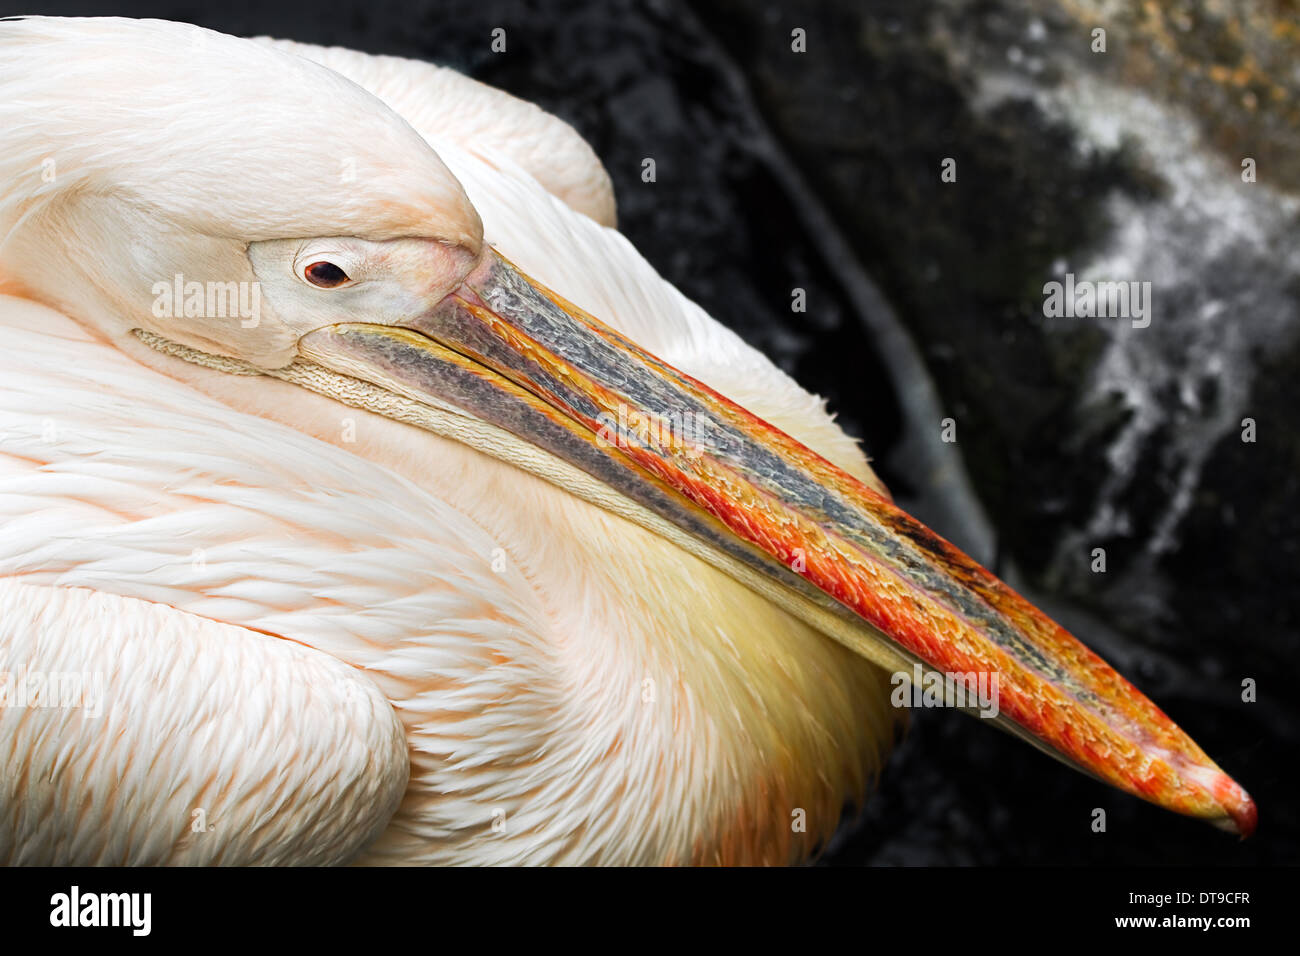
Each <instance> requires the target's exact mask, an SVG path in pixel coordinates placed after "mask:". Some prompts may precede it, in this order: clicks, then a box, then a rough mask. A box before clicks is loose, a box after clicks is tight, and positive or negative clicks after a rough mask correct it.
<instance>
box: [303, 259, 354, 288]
mask: <svg viewBox="0 0 1300 956" xmlns="http://www.w3.org/2000/svg"><path fill="white" fill-rule="evenodd" d="M302 276H303V278H304V279H306V280H307V281H308V282H310V283H311V284H312V285H314V286H319V287H320V288H322V289H336V288H338V287H339V286H341V285H343V283H345V282H347V281H348V274H347V273H346V272H344V271H343V270H342V269H340V268H339V267H338V266H336V265H335V264H334V263H332V262H325V261H324V260H322V261H320V262H313V263H312V264H311V265H309V266H308V267H307V268H306V269H303V270H302Z"/></svg>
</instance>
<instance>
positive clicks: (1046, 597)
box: [14, 0, 1300, 864]
mask: <svg viewBox="0 0 1300 956" xmlns="http://www.w3.org/2000/svg"><path fill="white" fill-rule="evenodd" d="M38 6H41V5H38ZM45 6H48V7H49V8H50V9H48V10H47V11H46V10H32V9H30V6H28V7H27V8H25V9H24V10H22V11H21V12H62V13H95V12H97V13H105V12H122V9H121V5H117V6H116V7H115V8H114V10H112V11H109V10H103V9H100V10H95V9H93V8H92V6H91V5H86V4H50V5H45ZM1113 7H1126V9H1124V10H1122V11H1112V8H1113ZM1128 7H1131V9H1127V8H1128ZM14 12H19V11H14ZM131 12H132V13H135V14H136V15H142V16H146V15H148V16H162V17H166V18H169V19H182V20H190V21H192V22H197V23H202V24H204V25H207V26H211V27H213V28H216V29H221V30H224V31H226V32H231V33H236V34H245V35H252V34H257V33H271V34H275V35H280V36H286V37H292V38H294V39H299V40H303V41H308V42H317V43H334V44H341V45H346V46H352V47H355V48H358V49H363V50H368V51H370V52H377V53H392V54H398V55H404V56H413V57H421V58H425V59H429V60H433V61H436V62H440V63H444V64H448V65H451V66H455V67H457V68H459V69H461V70H463V71H465V72H467V73H469V74H471V75H473V76H475V77H477V78H479V79H481V80H484V81H485V82H488V83H492V84H494V85H497V86H500V87H502V88H504V89H506V90H509V91H510V92H512V93H515V94H516V95H519V96H521V97H523V98H525V99H529V100H532V101H534V102H537V103H539V104H540V105H542V106H543V107H545V108H547V109H549V110H551V111H553V112H555V113H557V114H559V115H560V116H562V117H564V118H565V119H567V120H569V121H570V122H572V123H573V124H574V125H575V126H576V127H577V128H578V129H579V131H580V132H582V133H583V134H584V135H585V136H586V137H587V138H588V139H589V140H590V141H591V142H592V144H593V146H594V147H595V148H596V151H597V152H598V153H599V154H600V156H601V157H602V159H603V160H604V161H605V163H606V165H607V166H608V167H609V169H610V172H611V174H612V176H613V178H614V180H615V185H616V189H617V194H618V201H619V209H620V225H621V228H622V229H623V230H624V231H625V232H626V233H627V234H628V236H629V237H630V238H631V239H632V241H633V242H634V243H635V244H636V245H637V246H638V248H640V249H641V250H642V252H643V253H644V254H645V255H646V256H647V257H648V258H649V259H650V260H651V262H653V263H654V264H655V266H656V267H657V268H658V269H659V270H660V271H661V272H662V273H663V274H664V275H665V276H666V277H667V278H668V279H669V280H671V281H672V282H674V283H675V284H676V285H678V286H679V287H680V288H681V289H682V290H683V291H684V292H685V293H686V294H687V295H689V296H691V297H692V298H694V299H696V300H697V301H699V302H700V303H701V304H702V305H704V306H705V307H706V308H707V309H708V310H709V311H710V312H711V313H712V314H713V315H714V316H716V317H717V318H718V319H720V320H721V321H723V322H725V323H727V324H729V325H731V326H732V327H734V328H736V329H737V330H738V331H739V332H740V333H741V334H743V335H744V336H745V337H746V338H747V339H748V340H749V341H750V342H752V343H753V344H754V345H756V346H757V347H759V348H761V349H763V350H764V351H766V352H767V353H768V354H770V355H772V356H774V357H775V358H776V359H777V360H778V362H779V363H780V364H781V365H782V366H783V367H784V368H785V369H786V370H787V371H789V372H791V373H792V374H793V375H794V376H795V377H796V378H798V379H799V381H801V382H802V383H803V384H804V385H806V386H807V387H809V388H810V389H812V390H814V391H817V392H819V393H820V394H822V395H825V396H827V397H828V399H829V400H830V403H831V407H832V408H833V409H835V410H836V411H837V412H838V413H839V416H840V421H841V422H842V423H843V425H844V426H845V427H846V429H848V431H850V432H851V433H852V434H855V435H857V436H859V437H861V438H862V439H863V441H864V444H865V447H866V448H867V450H868V451H869V452H870V454H871V455H872V456H873V458H874V459H875V460H876V463H877V466H878V469H879V471H880V472H881V474H882V477H884V479H885V480H886V481H887V482H888V483H889V484H890V486H891V487H892V488H894V489H895V493H896V495H897V497H898V498H899V500H900V503H901V504H903V506H904V507H907V508H909V510H912V511H914V513H916V514H917V515H918V516H919V517H921V518H922V519H923V520H926V521H927V522H928V523H930V524H931V525H932V526H933V527H934V528H935V529H936V530H938V531H940V532H941V533H943V534H945V535H946V536H948V537H950V538H952V540H954V541H955V542H957V543H958V544H959V545H961V546H963V547H965V548H967V549H968V550H970V551H971V553H972V554H973V555H974V556H975V557H977V558H979V559H980V560H983V561H986V562H989V563H991V564H994V565H996V567H997V569H998V570H999V572H1000V573H1002V574H1003V575H1004V576H1006V577H1008V578H1009V580H1011V581H1012V582H1013V583H1015V584H1016V585H1017V586H1018V587H1022V589H1024V590H1025V592H1026V593H1027V595H1028V596H1029V597H1030V598H1031V599H1032V600H1035V601H1036V602H1038V603H1040V605H1041V606H1043V607H1044V609H1045V610H1047V611H1048V612H1049V613H1050V614H1052V615H1053V616H1055V617H1057V618H1058V619H1059V620H1060V621H1061V622H1062V623H1063V624H1065V625H1066V626H1067V627H1069V628H1070V629H1071V630H1072V631H1074V633H1076V634H1078V635H1079V636H1080V637H1082V638H1083V639H1084V640H1085V641H1086V642H1088V643H1089V644H1090V645H1092V646H1093V647H1094V648H1096V649H1097V650H1098V651H1099V652H1100V653H1102V654H1103V655H1104V656H1105V657H1107V658H1108V659H1109V660H1110V661H1111V662H1112V663H1113V664H1115V665H1116V666H1117V667H1118V668H1119V669H1120V670H1121V671H1122V672H1123V673H1124V674H1125V675H1127V676H1129V677H1130V678H1131V679H1132V680H1134V682H1135V683H1137V684H1138V685H1139V686H1140V687H1141V688H1142V689H1143V690H1144V691H1145V692H1146V693H1148V695H1149V696H1151V697H1152V698H1153V699H1154V700H1155V701H1156V702H1157V703H1158V704H1160V705H1161V706H1162V707H1163V708H1164V709H1165V710H1166V711H1167V712H1168V713H1169V714H1170V716H1172V717H1173V718H1174V719H1175V720H1176V721H1178V722H1179V723H1180V724H1181V725H1182V726H1183V727H1184V728H1185V729H1186V730H1187V731H1188V732H1189V733H1190V734H1191V735H1192V736H1193V737H1194V738H1195V739H1196V740H1197V741H1198V742H1199V743H1200V744H1201V745H1202V746H1203V747H1204V748H1205V749H1206V750H1207V752H1209V753H1210V754H1211V756H1213V757H1214V758H1215V759H1216V760H1217V761H1218V762H1219V763H1220V764H1221V765H1222V766H1223V767H1224V768H1225V769H1226V770H1228V771H1229V772H1230V773H1232V774H1233V775H1234V776H1236V777H1237V779H1238V780H1240V781H1241V782H1242V783H1243V785H1245V786H1246V787H1247V788H1248V789H1249V790H1250V791H1251V792H1252V794H1253V795H1254V796H1255V798H1256V800H1257V802H1258V803H1259V806H1260V811H1261V825H1260V829H1259V832H1258V834H1257V836H1256V837H1255V838H1254V839H1252V840H1250V841H1247V842H1245V843H1238V842H1237V841H1235V840H1233V839H1232V838H1230V837H1227V836H1225V835H1223V834H1220V833H1217V832H1215V831H1213V830H1211V829H1210V828H1208V827H1205V826H1204V825H1202V824H1198V823H1195V822H1192V821H1189V820H1183V819H1180V818H1177V817H1174V816H1172V815H1169V814H1166V813H1164V812H1162V811H1158V810H1156V809H1154V808H1152V807H1148V806H1146V805H1144V804H1142V803H1140V802H1139V801H1137V800H1134V799H1131V798H1128V797H1125V796H1123V795H1121V794H1118V793H1116V792H1114V791H1111V790H1109V789H1107V788H1104V787H1102V786H1100V785H1097V784H1094V783H1092V782H1091V781H1089V780H1086V779H1084V778H1082V777H1081V776H1079V775H1077V774H1075V773H1074V772H1072V771H1070V770H1068V769H1066V768H1064V767H1061V766H1058V765H1056V764H1054V763H1052V762H1051V761H1049V760H1048V759H1047V758H1046V757H1044V756H1042V755H1040V754H1039V753H1037V752H1035V751H1033V750H1031V749H1030V748H1028V747H1026V746H1025V745H1023V744H1021V743H1019V742H1018V741H1015V740H1013V739H1011V738H1009V737H1006V736H1004V735H1001V734H996V733H993V732H992V731H991V730H990V729H989V728H987V727H982V726H979V722H978V721H975V720H972V719H969V718H966V717H962V716H959V715H957V714H955V713H950V712H924V713H921V714H919V715H918V716H917V718H916V719H915V720H914V721H913V725H912V728H911V730H910V732H909V734H908V736H907V737H906V739H905V740H904V741H903V742H902V743H901V745H900V746H899V747H898V748H897V750H896V752H895V754H894V756H893V757H892V758H891V760H890V763H889V766H888V767H887V769H886V772H885V774H884V776H883V778H882V780H881V782H880V788H879V790H878V792H877V793H876V794H875V795H874V796H873V797H872V799H871V800H870V801H869V802H868V804H867V806H866V809H865V810H864V811H863V812H862V813H861V814H860V815H858V816H857V818H856V819H854V820H852V821H850V822H849V823H847V824H846V826H845V828H844V829H843V830H842V831H841V833H840V834H839V836H838V837H837V838H836V840H835V841H834V843H833V845H832V846H831V847H830V848H829V849H828V852H827V853H826V854H824V855H823V857H822V862H824V863H829V864H861V863H877V864H933V863H957V864H967V863H1169V862H1205V863H1209V862H1232V863H1252V862H1294V861H1295V860H1296V859H1297V843H1296V839H1297V824H1296V813H1295V809H1294V805H1295V799H1294V794H1295V785H1296V783H1297V779H1296V778H1297V774H1296V770H1295V760H1296V756H1297V744H1298V743H1300V741H1298V740H1297V737H1298V736H1300V719H1298V717H1297V706H1296V701H1295V691H1294V686H1295V676H1296V660H1297V656H1298V655H1300V646H1298V645H1300V637H1298V636H1297V618H1298V617H1300V596H1298V592H1297V588H1296V586H1295V585H1296V565H1297V561H1296V559H1297V549H1298V547H1300V517H1297V513H1296V500H1297V495H1296V484H1297V480H1300V479H1298V478H1297V475H1298V474H1300V429H1298V428H1297V426H1296V423H1295V418H1294V409H1295V408H1296V407H1297V404H1298V402H1300V335H1298V334H1297V332H1298V331H1300V252H1298V250H1300V242H1298V241H1297V236H1300V148H1298V147H1300V143H1298V141H1297V137H1298V135H1300V134H1298V133H1297V130H1300V122H1298V118H1297V110H1298V109H1300V68H1297V67H1296V65H1295V64H1296V63H1297V62H1300V58H1297V56H1296V54H1297V52H1300V30H1298V29H1297V27H1296V22H1297V17H1298V14H1297V9H1296V5H1295V4H1294V3H1285V2H1277V3H1262V2H1248V3H1233V4H1227V3H1213V2H1205V3H1200V4H1189V5H1179V4H1173V5H1170V4H1155V3H1143V4H1135V5H1120V4H1102V3H1090V2H1082V0H1070V2H1060V3H1052V4H1039V3H1030V2H1027V0H1025V2H1011V0H1006V2H1004V0H981V2H957V0H944V2H936V3H930V4H921V3H914V2H910V0H897V2H874V3H867V4H864V3H860V2H853V0H822V2H809V3H801V4H794V5H791V6H790V7H789V8H783V7H782V6H780V5H776V4H769V5H755V4H751V3H744V2H742V0H713V2H705V0H700V2H699V3H696V4H691V5H687V4H685V3H679V2H676V0H673V2H669V0H662V2H655V3H648V4H646V3H632V2H628V0H615V2H609V3H599V4H596V3H582V2H571V3H555V4H546V5H541V4H520V3H502V2H494V0H472V2H471V0H447V2H430V0H425V2H416V3H398V2H391V0H376V2H370V3H365V4H360V3H358V4H355V5H349V4H341V3H334V2H323V3H316V4H312V5H310V6H309V7H308V6H304V7H303V8H302V9H296V10H295V9H287V8H276V9H257V8H251V7H250V8H239V7H234V6H231V7H227V8H223V9H221V10H220V11H217V10H213V9H206V8H205V7H203V6H200V5H199V4H188V3H183V2H175V0H172V2H159V3H156V4H150V3H140V4H136V5H135V6H134V8H133V10H132V11H131ZM494 27H502V28H504V29H505V30H506V31H507V51H506V52H505V53H503V54H498V53H493V52H491V50H490V47H489V41H490V32H491V30H492V29H493V28H494ZM1096 27H1101V28H1103V29H1105V30H1106V40H1107V50H1106V52H1105V53H1101V52H1093V50H1092V49H1091V47H1092V44H1093V42H1094V38H1093V35H1092V30H1093V29H1094V28H1096ZM795 28H801V29H803V30H805V31H806V38H807V52H806V53H802V54H799V53H795V52H793V51H792V49H791V31H792V30H793V29H795ZM646 157H652V158H654V159H655V162H656V174H657V175H656V181H655V182H654V183H645V182H643V181H642V180H641V170H642V165H641V164H642V160H643V159H644V158H646ZM947 157H951V158H953V159H955V160H956V181H955V182H943V181H942V180H941V176H940V172H941V163H942V161H943V159H944V158H947ZM1246 157H1251V158H1253V159H1254V160H1255V162H1256V181H1255V182H1253V183H1246V182H1243V181H1242V167H1241V161H1242V159H1243V158H1246ZM1066 273H1072V274H1074V275H1075V277H1076V278H1077V279H1079V280H1090V281H1125V282H1128V281H1135V282H1139V283H1141V282H1150V283H1151V286H1150V288H1151V292H1150V306H1151V308H1150V313H1149V317H1150V322H1149V324H1148V325H1146V326H1145V327H1135V323H1134V321H1133V320H1132V319H1131V318H1104V319H1103V318H1083V317H1075V318H1068V317H1059V318H1050V317H1047V316H1046V315H1045V314H1044V294H1043V288H1044V284H1045V283H1047V282H1050V281H1056V280H1063V279H1064V276H1065V274H1066ZM794 288H802V289H804V290H806V294H807V302H808V310H807V312H806V313H802V314H801V313H794V312H792V311H791V309H790V301H791V291H792V289H794ZM1139 321H1140V320H1139ZM944 418H951V419H952V420H953V422H954V424H955V428H956V435H957V442H956V443H955V444H944V443H943V442H942V441H940V430H941V428H942V419H944ZM1243 419H1252V420H1253V421H1254V423H1255V428H1256V434H1255V441H1254V442H1244V441H1243V440H1242V432H1243V426H1242V424H1241V423H1242V420H1243ZM1096 548H1102V549H1104V550H1105V555H1106V571H1105V573H1096V572H1094V571H1093V570H1092V567H1093V563H1094V560H1095V559H1094V554H1093V551H1094V549H1096ZM1248 678H1249V679H1253V680H1255V681H1257V682H1258V702H1256V703H1244V702H1243V701H1242V699H1241V697H1242V691H1241V685H1242V681H1243V680H1244V679H1248ZM1094 808H1103V809H1105V810H1106V811H1107V814H1108V821H1107V823H1108V826H1107V831H1106V832H1105V833H1094V832H1093V831H1092V829H1091V826H1090V824H1091V821H1092V812H1093V810H1094Z"/></svg>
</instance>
